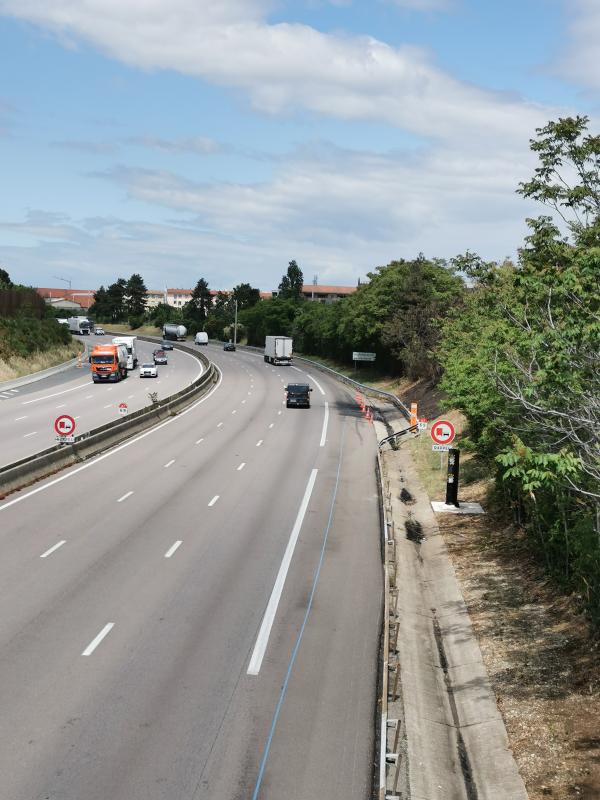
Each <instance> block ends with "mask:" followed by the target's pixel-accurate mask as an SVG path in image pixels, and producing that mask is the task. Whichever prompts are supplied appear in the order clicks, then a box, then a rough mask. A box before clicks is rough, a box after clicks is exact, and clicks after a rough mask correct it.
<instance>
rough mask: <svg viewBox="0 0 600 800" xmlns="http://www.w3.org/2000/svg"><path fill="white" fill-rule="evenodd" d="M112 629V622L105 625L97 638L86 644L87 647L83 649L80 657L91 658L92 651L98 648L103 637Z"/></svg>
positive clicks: (113, 625) (113, 624)
mask: <svg viewBox="0 0 600 800" xmlns="http://www.w3.org/2000/svg"><path fill="white" fill-rule="evenodd" d="M114 627H115V623H114V622H109V623H107V624H106V625H105V626H104V627H103V628H102V630H101V631H100V633H99V634H98V636H96V638H95V639H92V641H91V642H90V643H89V644H88V646H87V647H86V648H85V650H84V651H83V653H82V654H81V655H82V656H91V655H92V653H93V652H94V650H95V649H96V648H97V647H98V645H99V644H100V642H101V641H102V639H104V637H105V636H107V635H108V634H109V633H110V632H111V630H112V629H113V628H114Z"/></svg>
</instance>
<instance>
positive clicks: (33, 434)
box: [23, 431, 37, 439]
mask: <svg viewBox="0 0 600 800" xmlns="http://www.w3.org/2000/svg"><path fill="white" fill-rule="evenodd" d="M36 433H37V431H31V433H26V434H25V435H24V436H23V438H24V439H27V437H28V436H35V435H36Z"/></svg>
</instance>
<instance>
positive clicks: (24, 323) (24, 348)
mask: <svg viewBox="0 0 600 800" xmlns="http://www.w3.org/2000/svg"><path fill="white" fill-rule="evenodd" d="M70 341H71V334H70V333H69V331H68V330H67V328H66V326H65V325H61V324H60V323H59V322H57V321H56V320H55V319H51V318H49V319H37V318H35V317H26V316H16V317H12V318H4V317H2V318H0V358H2V359H8V358H10V357H12V356H22V357H25V356H29V355H31V354H32V353H35V352H38V351H44V350H49V349H50V348H51V347H54V346H55V345H60V344H69V342H70Z"/></svg>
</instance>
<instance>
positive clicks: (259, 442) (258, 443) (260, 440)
mask: <svg viewBox="0 0 600 800" xmlns="http://www.w3.org/2000/svg"><path fill="white" fill-rule="evenodd" d="M262 443H263V440H262V439H259V440H258V442H257V443H256V446H257V447H260V446H261V444H262Z"/></svg>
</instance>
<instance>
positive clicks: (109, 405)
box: [104, 403, 112, 408]
mask: <svg viewBox="0 0 600 800" xmlns="http://www.w3.org/2000/svg"><path fill="white" fill-rule="evenodd" d="M111 406H112V403H109V404H108V405H107V406H104V408H110V407H111Z"/></svg>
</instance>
